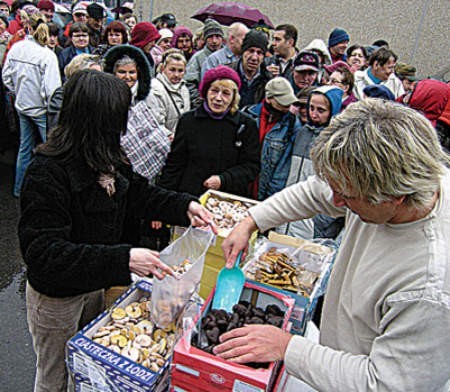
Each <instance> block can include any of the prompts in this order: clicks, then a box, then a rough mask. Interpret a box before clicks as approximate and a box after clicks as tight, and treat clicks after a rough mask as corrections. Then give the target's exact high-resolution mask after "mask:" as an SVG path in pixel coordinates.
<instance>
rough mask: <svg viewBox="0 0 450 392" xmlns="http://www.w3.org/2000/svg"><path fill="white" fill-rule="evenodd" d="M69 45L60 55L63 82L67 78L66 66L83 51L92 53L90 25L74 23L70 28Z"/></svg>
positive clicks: (60, 70)
mask: <svg viewBox="0 0 450 392" xmlns="http://www.w3.org/2000/svg"><path fill="white" fill-rule="evenodd" d="M69 42H70V43H69V46H68V47H67V48H65V49H64V50H63V51H62V52H61V53H60V54H59V56H58V62H59V72H60V73H61V78H62V80H63V82H64V81H65V80H66V77H65V75H64V68H65V66H66V65H67V64H69V63H70V62H71V61H72V59H73V58H74V57H75V56H77V55H79V54H82V53H87V54H91V53H92V51H93V49H94V48H93V47H92V46H90V45H89V27H88V26H87V24H86V23H74V24H73V25H72V26H70V30H69Z"/></svg>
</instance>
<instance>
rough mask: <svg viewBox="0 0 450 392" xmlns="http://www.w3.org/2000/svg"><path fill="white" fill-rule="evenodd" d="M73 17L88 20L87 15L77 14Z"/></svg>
mask: <svg viewBox="0 0 450 392" xmlns="http://www.w3.org/2000/svg"><path fill="white" fill-rule="evenodd" d="M73 16H76V17H77V18H87V16H86V14H83V13H82V12H81V13H75V14H73Z"/></svg>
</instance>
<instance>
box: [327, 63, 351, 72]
mask: <svg viewBox="0 0 450 392" xmlns="http://www.w3.org/2000/svg"><path fill="white" fill-rule="evenodd" d="M323 67H324V68H325V69H326V70H327V72H328V73H329V74H332V73H333V72H334V71H336V69H338V68H340V67H344V68H347V69H348V70H349V71H350V72H352V69H351V68H350V65H348V64H347V63H346V62H345V61H340V60H339V61H336V62H335V63H334V64H330V65H326V64H325V65H324V66H323Z"/></svg>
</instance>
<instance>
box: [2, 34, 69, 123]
mask: <svg viewBox="0 0 450 392" xmlns="http://www.w3.org/2000/svg"><path fill="white" fill-rule="evenodd" d="M2 78H3V83H4V84H5V86H6V87H7V88H8V89H9V90H10V91H11V92H12V93H14V94H15V96H16V101H15V107H16V109H17V111H18V112H19V113H22V114H25V115H27V116H30V117H37V116H40V115H42V114H45V113H46V112H47V103H48V100H49V99H50V97H51V96H52V94H53V92H54V91H55V90H56V89H57V88H58V87H59V86H61V77H60V74H59V68H58V59H57V57H56V55H55V53H53V52H52V51H51V50H50V49H49V48H47V47H45V46H41V45H39V44H38V43H37V42H36V41H35V39H34V38H33V37H30V36H27V37H26V38H25V39H24V40H23V41H20V42H17V43H15V44H14V45H13V46H12V47H11V50H10V51H9V53H8V55H7V57H6V62H5V65H4V67H3V72H2Z"/></svg>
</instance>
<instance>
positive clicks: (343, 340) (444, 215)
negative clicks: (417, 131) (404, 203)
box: [249, 169, 450, 392]
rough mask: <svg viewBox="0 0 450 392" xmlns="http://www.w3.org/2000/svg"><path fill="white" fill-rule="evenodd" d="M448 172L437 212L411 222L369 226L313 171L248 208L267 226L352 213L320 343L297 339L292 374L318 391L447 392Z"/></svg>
mask: <svg viewBox="0 0 450 392" xmlns="http://www.w3.org/2000/svg"><path fill="white" fill-rule="evenodd" d="M445 173H446V174H445V175H444V176H443V177H442V179H441V186H440V195H439V200H438V201H437V203H436V205H435V207H434V209H433V211H431V212H430V213H429V214H428V215H427V216H426V217H424V218H422V219H420V220H417V221H414V222H409V223H401V224H390V223H386V224H371V223H365V222H363V221H362V220H361V219H360V218H359V216H358V215H356V214H355V213H353V212H352V211H351V210H350V209H346V208H344V207H336V206H335V205H334V204H333V192H332V191H331V189H330V188H329V187H328V185H326V184H325V183H324V182H323V181H320V180H318V179H317V178H316V177H309V178H308V179H307V180H306V181H305V182H300V183H297V184H294V185H292V186H290V187H287V188H285V189H283V190H282V191H281V192H279V193H276V194H275V195H273V196H272V197H271V198H269V199H267V200H265V201H264V202H262V203H260V204H258V205H257V206H255V207H252V208H251V209H250V210H249V213H250V215H251V216H252V217H253V218H254V220H255V222H256V223H257V225H258V228H259V229H260V231H261V232H263V231H266V230H268V229H269V228H271V227H274V226H277V225H279V224H281V223H282V222H285V221H287V220H291V221H293V220H298V219H301V218H305V217H308V218H309V217H311V216H312V215H314V214H315V213H316V212H322V213H326V214H327V215H330V216H334V217H336V216H342V215H343V214H346V223H345V234H344V237H343V239H342V243H341V246H340V248H339V253H338V255H337V256H336V261H335V262H334V266H333V270H332V272H331V276H330V281H329V284H328V288H327V295H326V297H325V303H324V307H323V311H322V321H321V328H320V342H321V344H316V343H313V342H311V341H309V340H307V339H305V338H304V337H302V336H295V337H293V338H292V339H291V341H290V342H289V345H288V347H287V351H286V354H285V358H284V360H285V362H284V364H285V366H286V370H287V372H288V373H289V374H291V375H294V376H295V377H297V378H300V379H302V380H303V381H305V382H307V383H308V384H309V385H311V386H312V387H314V388H315V389H317V390H320V391H333V392H339V391H345V392H349V391H368V392H375V391H377V392H387V391H389V392H392V391H427V392H428V391H430V392H431V391H439V392H441V391H442V392H444V391H446V392H448V390H449V389H448V383H449V380H450V378H449V375H450V371H449V358H450V339H449V326H450V295H449V293H450V279H449V277H450V245H449V244H450V241H449V240H450V170H448V169H445ZM446 384H447V385H446Z"/></svg>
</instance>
